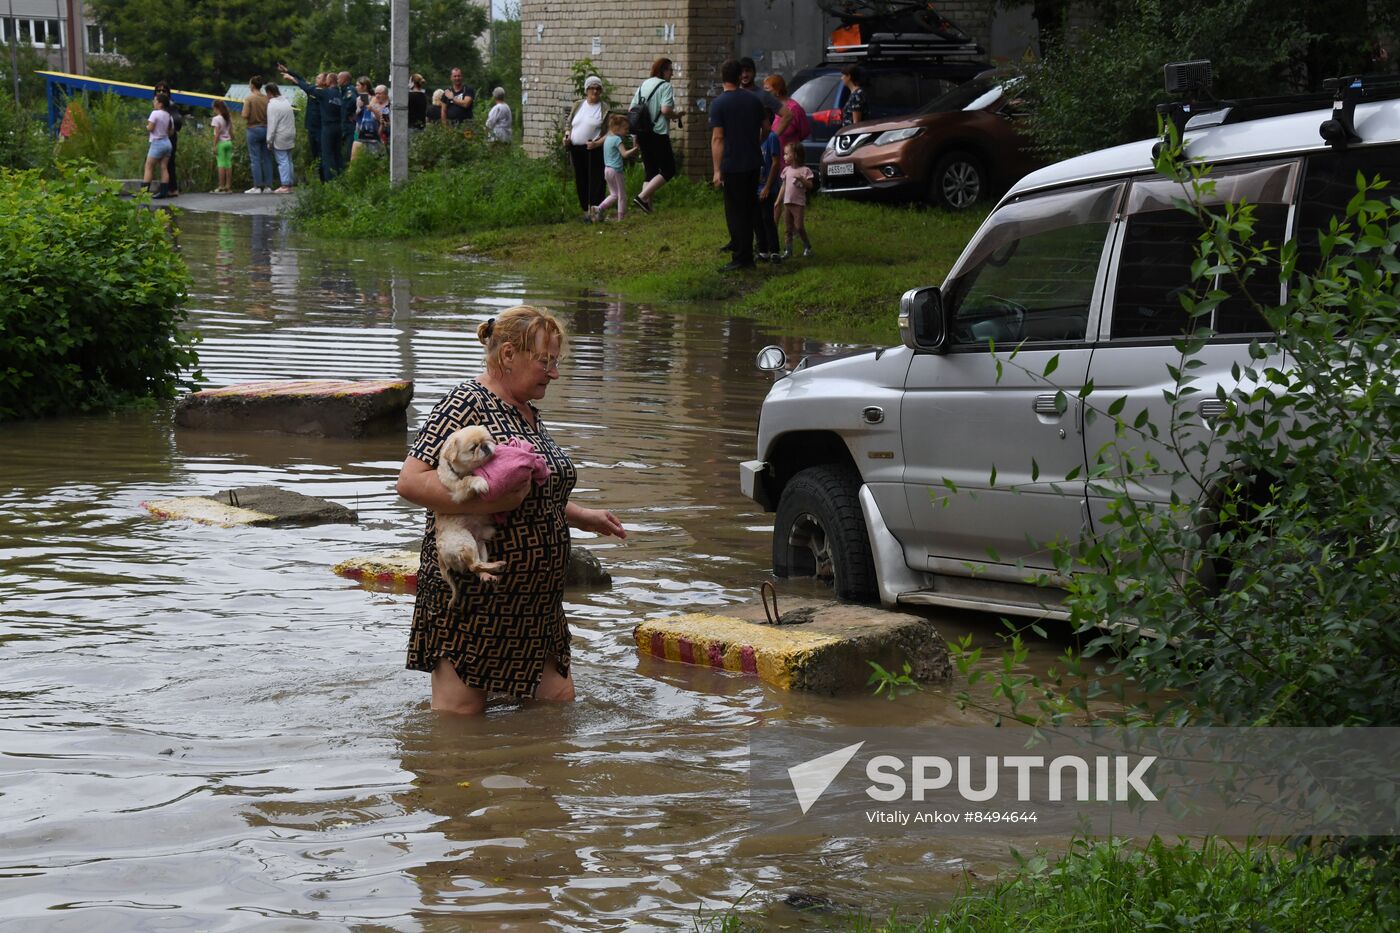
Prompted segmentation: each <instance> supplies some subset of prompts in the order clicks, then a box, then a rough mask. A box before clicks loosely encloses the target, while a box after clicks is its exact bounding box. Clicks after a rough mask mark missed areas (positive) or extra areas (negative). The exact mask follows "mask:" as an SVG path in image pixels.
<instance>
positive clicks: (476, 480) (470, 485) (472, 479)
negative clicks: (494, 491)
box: [467, 476, 491, 496]
mask: <svg viewBox="0 0 1400 933" xmlns="http://www.w3.org/2000/svg"><path fill="white" fill-rule="evenodd" d="M467 489H468V490H470V491H471V493H472V495H474V496H484V495H486V494H487V493H488V492H490V491H491V484H490V483H488V482H486V480H484V479H482V478H481V477H480V476H468V477H467Z"/></svg>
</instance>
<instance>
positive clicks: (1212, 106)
mask: <svg viewBox="0 0 1400 933" xmlns="http://www.w3.org/2000/svg"><path fill="white" fill-rule="evenodd" d="M1163 73H1164V74H1165V76H1166V85H1167V90H1168V92H1169V93H1186V94H1188V95H1190V96H1191V97H1192V98H1193V99H1191V100H1187V101H1174V102H1172V103H1169V104H1159V105H1157V112H1158V113H1160V114H1161V115H1162V116H1163V117H1164V118H1165V119H1166V120H1167V121H1169V122H1170V123H1172V124H1174V125H1175V126H1176V128H1177V129H1178V131H1181V132H1185V131H1187V130H1197V129H1205V128H1207V127H1212V126H1228V125H1231V124H1237V123H1247V122H1249V121H1251V120H1263V119H1266V118H1268V117H1281V116H1287V115H1288V114H1294V113H1307V112H1308V111H1310V110H1323V109H1326V108H1327V107H1328V105H1331V107H1332V118H1331V119H1330V120H1325V121H1323V123H1322V125H1321V126H1320V127H1319V128H1318V132H1319V133H1320V134H1321V136H1322V138H1323V139H1325V140H1327V141H1328V142H1329V143H1331V144H1332V145H1333V146H1346V145H1348V144H1350V143H1355V142H1360V137H1359V136H1357V135H1356V127H1355V125H1354V123H1353V116H1354V113H1355V110H1356V105H1357V104H1359V103H1369V102H1373V101H1382V100H1394V99H1396V98H1400V77H1396V76H1395V75H1348V76H1346V77H1343V78H1330V79H1328V80H1327V81H1325V82H1323V87H1324V88H1326V89H1327V91H1326V92H1324V93H1303V94H1285V95H1281V96H1276V97H1250V98H1241V99H1239V100H1215V99H1213V98H1212V97H1211V93H1210V84H1211V67H1210V63H1209V62H1207V61H1193V62H1172V63H1169V64H1168V65H1167V66H1166V67H1165V68H1164V69H1163ZM1198 96H1199V97H1201V98H1204V99H1194V98H1196V97H1198Z"/></svg>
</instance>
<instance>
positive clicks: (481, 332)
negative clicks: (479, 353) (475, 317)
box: [476, 318, 496, 343]
mask: <svg viewBox="0 0 1400 933" xmlns="http://www.w3.org/2000/svg"><path fill="white" fill-rule="evenodd" d="M495 329H496V319H495V318H487V319H486V321H485V322H484V323H482V324H481V326H479V327H477V329H476V339H478V340H480V341H481V342H482V343H485V342H486V341H488V340H490V339H491V332H492V331H494V330H495Z"/></svg>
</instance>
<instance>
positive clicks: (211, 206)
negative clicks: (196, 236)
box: [151, 191, 294, 217]
mask: <svg viewBox="0 0 1400 933" xmlns="http://www.w3.org/2000/svg"><path fill="white" fill-rule="evenodd" d="M293 198H294V195H290V194H242V193H238V194H214V193H212V192H208V191H197V192H188V193H182V194H181V195H180V196H179V197H178V198H162V199H161V200H159V201H152V202H151V203H152V205H163V206H165V207H178V208H180V209H181V210H184V211H194V212H197V213H206V212H207V213H222V214H244V215H247V216H263V217H271V216H274V215H275V214H277V213H278V211H280V210H282V208H283V207H285V206H288V205H290V204H291V203H292V200H293Z"/></svg>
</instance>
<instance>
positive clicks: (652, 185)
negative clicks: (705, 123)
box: [562, 58, 681, 221]
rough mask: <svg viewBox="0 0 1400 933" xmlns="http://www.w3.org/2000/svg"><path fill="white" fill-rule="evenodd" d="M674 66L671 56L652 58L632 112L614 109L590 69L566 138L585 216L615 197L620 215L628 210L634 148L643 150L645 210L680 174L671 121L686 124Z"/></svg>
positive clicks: (595, 214)
mask: <svg viewBox="0 0 1400 933" xmlns="http://www.w3.org/2000/svg"><path fill="white" fill-rule="evenodd" d="M673 70H674V66H673V64H672V62H671V60H670V59H669V58H658V59H657V60H656V61H654V62H652V65H651V74H650V76H649V77H648V78H647V79H646V80H645V81H643V82H642V83H641V86H639V87H638V88H637V90H636V93H634V94H633V95H632V103H631V104H630V106H629V110H628V113H627V114H621V113H613V112H612V111H611V110H610V109H609V106H608V103H607V102H606V101H604V100H603V80H602V79H601V78H599V77H598V76H597V75H589V76H588V77H587V78H586V79H585V80H584V82H583V99H582V100H579V101H577V102H575V103H574V106H573V110H572V111H571V112H570V114H569V125H568V128H567V129H566V130H565V131H564V137H563V140H562V144H563V146H564V147H565V148H566V149H567V150H568V152H569V160H570V162H571V163H572V164H573V169H574V188H575V191H576V192H577V194H578V204H579V209H580V210H582V211H583V219H584V220H586V221H593V220H597V219H601V218H602V216H603V214H602V211H603V210H606V209H607V207H611V206H613V204H614V203H615V204H616V206H617V215H616V216H617V219H618V220H621V219H623V218H624V217H625V216H626V214H627V203H628V202H627V192H626V190H625V189H624V187H623V181H622V172H623V168H624V163H623V159H624V158H626V157H628V156H631V155H633V154H634V153H637V152H640V153H641V156H642V166H643V168H644V174H645V179H646V180H645V182H644V183H643V184H642V188H641V190H640V191H638V192H637V194H636V195H635V196H634V197H633V198H632V201H631V203H632V204H633V206H635V207H636V208H637V209H638V210H640V211H642V212H643V213H646V214H650V213H651V211H652V197H653V196H654V195H655V194H656V192H657V191H658V190H659V189H660V188H661V186H662V185H664V184H666V182H668V181H670V180H671V179H672V178H675V177H676V156H675V152H674V150H673V149H672V148H671V124H672V123H675V124H677V125H680V122H681V115H680V113H679V111H677V110H676V94H675V90H674V89H673V88H672V87H671V76H672V73H673ZM634 115H635V118H634ZM614 118H620V119H614ZM629 134H630V135H631V136H632V137H633V138H634V140H635V144H634V145H633V146H632V147H631V148H627V147H625V146H624V142H625V139H626V137H627V136H628V135H629ZM604 202H606V206H604Z"/></svg>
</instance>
